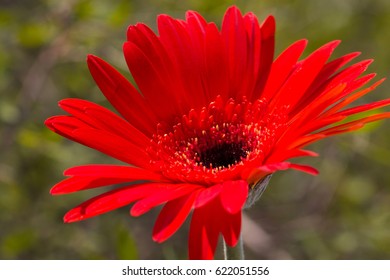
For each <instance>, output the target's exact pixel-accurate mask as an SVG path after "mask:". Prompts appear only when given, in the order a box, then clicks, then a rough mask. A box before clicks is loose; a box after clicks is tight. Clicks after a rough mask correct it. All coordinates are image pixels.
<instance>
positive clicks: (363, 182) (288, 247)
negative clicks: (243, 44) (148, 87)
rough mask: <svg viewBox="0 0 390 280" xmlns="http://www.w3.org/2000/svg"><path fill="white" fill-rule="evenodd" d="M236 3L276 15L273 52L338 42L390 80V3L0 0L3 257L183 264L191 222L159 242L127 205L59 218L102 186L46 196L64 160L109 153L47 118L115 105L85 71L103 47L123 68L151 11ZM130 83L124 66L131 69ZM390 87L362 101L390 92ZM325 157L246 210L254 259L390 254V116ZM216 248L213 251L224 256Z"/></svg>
mask: <svg viewBox="0 0 390 280" xmlns="http://www.w3.org/2000/svg"><path fill="white" fill-rule="evenodd" d="M232 4H236V5H237V6H238V7H239V8H240V9H241V10H242V11H243V12H248V11H253V12H255V13H256V15H257V16H258V17H259V18H260V19H261V21H262V19H264V18H265V16H266V15H268V14H273V15H274V16H275V17H276V20H277V39H276V43H277V54H279V53H280V52H281V51H282V50H283V49H284V48H285V47H287V46H288V45H289V44H291V43H293V42H294V41H296V40H298V39H301V38H307V39H309V42H310V43H309V46H308V49H307V52H306V54H307V53H308V52H309V51H313V50H314V49H316V48H318V47H319V46H321V45H322V44H324V43H326V42H328V41H330V40H333V39H341V40H342V41H343V43H342V44H341V45H340V47H339V48H338V49H337V50H336V52H335V55H334V56H333V57H336V56H340V55H343V54H345V53H349V52H353V51H362V52H363V54H362V55H361V57H360V58H361V59H365V58H375V63H374V64H373V65H371V66H370V68H369V70H370V71H372V72H377V73H378V75H379V77H385V76H389V74H390V73H389V69H390V51H389V50H390V47H389V46H390V1H388V0H343V1H340V0H327V1H323V0H311V1H304V0H274V1H270V0H262V1H256V0H246V1H244V0H243V1H223V0H215V1H210V0H200V1H197V0H191V1H180V0H176V1H174V0H159V1H146V0H132V1H131V0H119V1H116V0H111V1H108V0H79V1H77V0H64V1H57V0H35V1H31V0H0V135H1V139H0V259H185V258H186V254H187V245H186V244H187V236H188V235H187V234H188V223H187V224H185V225H184V226H183V227H182V228H181V229H180V230H179V232H177V233H176V234H175V235H174V236H173V237H172V238H171V239H169V240H168V241H167V242H165V243H163V244H155V243H154V242H153V241H152V239H151V231H152V225H153V222H154V219H155V217H156V214H157V210H156V211H151V212H150V213H148V214H145V215H144V216H142V217H140V218H132V217H130V216H129V214H128V210H129V207H124V208H122V209H119V210H117V211H114V212H110V213H108V214H105V215H102V216H99V217H95V218H93V219H90V220H87V221H83V222H80V223H74V224H64V223H63V222H62V216H63V214H64V213H65V212H66V211H67V210H69V209H70V208H72V207H73V206H75V205H77V204H79V203H80V202H82V201H84V200H85V199H87V198H89V197H92V196H93V195H96V194H97V193H99V191H85V192H81V193H76V194H72V195H66V196H55V197H52V196H51V195H50V194H49V190H50V188H51V186H52V185H53V184H55V183H56V182H58V181H59V180H61V179H63V176H62V172H63V170H64V169H66V168H68V167H71V166H74V165H79V164H88V163H111V162H114V160H112V159H110V158H108V157H106V156H104V155H102V154H100V153H99V152H96V151H93V150H91V149H89V148H86V147H83V146H81V145H79V144H76V143H72V142H70V141H68V140H66V139H63V138H61V137H59V136H57V135H55V134H54V133H52V132H50V131H49V130H48V129H46V128H45V127H44V125H43V122H44V120H45V119H46V118H47V117H49V116H52V115H55V114H60V109H59V108H58V107H57V102H58V101H59V100H60V99H63V98H66V97H78V98H83V99H88V100H91V101H94V102H97V103H99V104H101V105H104V106H107V107H110V105H109V104H108V103H107V101H106V100H105V99H104V98H103V95H102V94H101V93H100V92H99V90H98V88H97V87H96V86H95V84H94V82H93V80H92V78H91V77H90V75H89V72H88V69H87V67H86V63H85V58H86V55H87V54H88V53H93V54H96V55H98V56H100V57H102V58H104V59H105V60H107V61H109V62H110V63H111V64H112V65H114V66H115V67H117V69H120V70H121V71H124V72H126V71H127V70H126V66H125V62H124V59H123V56H122V52H121V47H122V43H123V41H124V39H125V32H126V28H127V26H128V25H130V24H135V23H136V22H139V21H142V22H145V23H147V24H148V25H150V26H152V27H153V28H154V30H156V29H155V19H156V15H157V14H161V13H167V14H170V15H172V16H174V17H180V18H183V17H184V12H185V11H186V10H188V9H192V10H196V11H199V12H201V13H202V14H203V15H204V16H205V17H206V19H207V20H209V21H215V22H217V23H218V24H220V23H221V19H222V15H223V13H224V11H225V10H226V8H227V7H228V6H230V5H232ZM127 77H129V78H130V75H129V74H127ZM389 85H390V84H389V82H385V83H384V84H383V85H382V86H381V87H380V88H378V89H377V90H376V91H375V92H374V93H372V94H370V95H368V96H366V97H365V99H364V101H365V102H369V101H373V100H379V99H384V98H388V97H390V86H389ZM311 148H312V149H313V150H314V151H316V152H319V153H320V154H321V156H320V157H319V158H309V159H302V160H300V162H302V163H305V164H311V165H314V166H315V167H317V168H318V169H319V171H320V175H319V176H316V177H312V176H310V175H306V174H303V173H300V172H296V171H286V172H280V173H277V174H275V175H274V176H273V179H272V180H271V183H270V186H269V188H268V189H267V191H266V192H265V194H264V195H263V197H262V198H261V200H260V201H259V202H258V203H257V205H256V206H255V207H253V208H252V209H250V210H249V211H246V213H245V216H244V228H243V234H244V240H245V247H246V254H247V258H249V259H389V258H390V172H389V169H390V121H389V120H386V121H382V122H380V123H377V124H373V125H369V126H367V127H365V128H364V129H363V130H361V131H359V132H357V133H351V134H346V135H341V136H337V137H334V138H330V139H327V140H325V141H323V142H320V143H318V144H315V145H313V146H312V147H311ZM220 257H221V255H220V253H218V254H217V258H220Z"/></svg>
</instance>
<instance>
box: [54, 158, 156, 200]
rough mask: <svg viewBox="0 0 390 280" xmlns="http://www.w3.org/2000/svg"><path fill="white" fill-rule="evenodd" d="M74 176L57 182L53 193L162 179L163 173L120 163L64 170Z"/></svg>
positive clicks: (65, 173) (68, 174)
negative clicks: (159, 173)
mask: <svg viewBox="0 0 390 280" xmlns="http://www.w3.org/2000/svg"><path fill="white" fill-rule="evenodd" d="M64 175H65V176H74V177H72V178H68V179H65V180H63V181H61V182H59V183H58V184H56V185H55V186H54V187H53V188H52V189H51V191H50V193H51V194H53V195H54V194H55V195H57V194H66V193H71V192H75V191H80V190H86V189H91V188H97V187H101V186H107V185H112V184H119V183H124V182H130V181H135V180H149V181H162V180H163V178H162V177H161V175H158V174H155V173H153V172H151V171H148V170H144V169H140V168H134V167H130V166H118V165H84V166H76V167H72V168H70V169H68V170H66V171H65V172H64Z"/></svg>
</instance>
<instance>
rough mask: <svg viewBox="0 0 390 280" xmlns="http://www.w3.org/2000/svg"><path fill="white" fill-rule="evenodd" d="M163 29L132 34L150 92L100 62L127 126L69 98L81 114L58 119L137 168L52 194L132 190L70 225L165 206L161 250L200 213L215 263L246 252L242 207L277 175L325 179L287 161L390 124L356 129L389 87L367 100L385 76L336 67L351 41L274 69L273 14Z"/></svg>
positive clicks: (190, 18)
mask: <svg viewBox="0 0 390 280" xmlns="http://www.w3.org/2000/svg"><path fill="white" fill-rule="evenodd" d="M158 31H159V35H156V34H155V33H154V32H153V31H152V30H151V29H149V28H148V27H147V26H146V25H144V24H142V23H138V24H136V25H134V26H130V27H129V29H128V32H127V42H125V44H124V46H123V50H124V56H125V59H126V62H127V64H128V66H129V69H130V71H131V73H132V76H133V78H134V80H135V82H136V84H137V86H138V88H139V90H138V89H136V88H135V87H134V86H133V85H132V84H131V83H130V82H129V81H128V80H127V79H126V78H124V77H123V76H122V75H121V74H119V72H118V71H116V70H115V69H114V68H113V67H112V66H110V65H109V64H108V63H107V62H105V61H103V60H102V59H100V58H98V57H96V56H92V55H89V56H88V60H87V61H88V66H89V70H90V72H91V74H92V76H93V78H94V79H95V81H96V83H97V85H98V86H99V88H100V89H101V91H102V92H103V94H104V95H105V96H106V98H107V99H108V100H109V101H110V102H111V103H112V105H113V106H114V107H115V109H116V110H117V111H118V112H119V113H120V115H121V117H120V116H118V115H116V114H115V113H112V112H111V111H109V110H107V109H105V108H103V107H101V106H99V105H97V104H94V103H91V102H88V101H85V100H79V99H65V100H62V101H61V102H60V103H59V104H60V107H61V108H62V109H63V110H65V111H66V112H68V113H69V114H70V115H67V116H55V117H52V118H49V119H48V120H47V121H46V125H47V126H48V127H49V128H50V129H51V130H53V131H54V132H56V133H58V134H60V135H62V136H64V137H67V138H69V139H71V140H73V141H76V142H79V143H81V144H83V145H86V146H89V147H91V148H93V149H96V150H98V151H100V152H103V153H105V154H107V155H109V156H111V157H113V158H115V159H118V160H120V161H122V162H124V163H125V165H85V166H77V167H73V168H70V169H68V170H66V171H65V173H64V174H65V175H66V176H69V178H67V179H65V180H64V181H62V182H60V183H58V184H57V185H55V186H54V187H53V189H52V190H51V193H52V194H65V193H71V192H75V191H80V190H85V189H91V188H97V187H102V186H108V185H113V184H118V183H129V185H128V186H124V187H117V188H115V189H113V190H111V191H108V192H105V193H103V194H101V195H99V196H97V197H94V198H92V199H90V200H88V201H86V202H84V203H82V204H80V205H79V206H77V207H76V208H73V209H72V210H70V211H69V212H68V213H67V214H66V215H65V217H64V220H65V222H75V221H80V220H84V219H87V218H90V217H93V216H96V215H99V214H103V213H105V212H107V211H111V210H113V209H116V208H119V207H122V206H126V205H128V204H130V203H133V202H135V204H134V205H133V206H132V208H131V211H130V213H131V215H133V216H139V215H142V214H144V213H145V212H147V211H149V210H150V209H151V208H153V207H156V206H158V205H161V204H164V206H163V208H162V210H161V212H160V214H159V216H158V218H157V221H156V223H155V226H154V229H153V240H155V241H157V242H163V241H165V240H166V239H167V238H169V237H170V236H171V235H172V234H174V233H175V232H176V230H177V229H178V228H179V227H180V226H181V225H182V223H183V222H184V221H185V219H186V218H187V216H188V215H189V214H190V212H191V211H192V210H193V214H192V220H191V226H190V233H189V257H190V258H191V259H211V258H213V256H214V252H215V249H216V246H217V242H218V238H219V235H220V234H222V236H223V238H224V240H225V242H226V243H227V244H228V245H229V246H235V245H236V243H237V240H238V237H239V235H240V229H241V212H242V209H243V207H244V205H245V203H246V202H247V204H251V203H252V202H253V200H255V198H256V197H257V196H259V194H260V193H261V192H262V191H263V190H264V188H265V186H266V184H267V182H268V180H269V178H270V176H269V175H270V174H272V173H274V172H276V171H278V170H285V169H289V168H293V169H298V170H300V171H304V172H308V173H311V174H317V171H316V170H315V169H314V168H312V167H309V166H303V165H298V164H294V163H290V162H289V161H287V160H289V159H290V158H294V157H300V156H315V155H316V154H315V153H314V152H311V151H308V150H304V149H303V148H304V147H305V146H307V145H309V144H310V143H313V142H315V141H317V140H320V139H323V138H325V137H328V136H332V135H335V134H339V133H344V132H348V131H353V130H356V129H359V128H361V127H362V126H364V124H366V123H368V122H372V121H376V120H379V119H383V118H388V117H390V113H380V114H373V115H370V116H365V117H361V118H356V117H355V118H354V120H353V121H347V120H345V119H346V118H347V117H349V116H352V115H355V114H357V113H360V112H364V111H368V110H371V109H375V108H379V107H382V106H386V105H388V104H389V103H390V99H386V100H382V101H378V102H373V103H370V104H366V105H360V106H356V107H352V108H351V107H350V106H349V108H348V109H346V107H347V106H348V105H349V104H351V103H352V102H353V101H355V100H357V99H358V98H360V97H362V96H364V95H365V94H367V93H368V92H370V91H371V90H373V89H374V88H375V87H377V86H378V85H379V84H380V83H381V82H382V81H383V79H382V80H380V81H378V82H376V83H374V84H373V85H371V86H369V87H366V88H364V89H361V90H359V91H357V90H358V89H359V88H361V87H362V86H363V85H365V84H366V83H368V82H369V81H370V80H371V79H372V78H373V77H374V76H375V74H368V75H365V76H362V77H361V74H362V73H363V72H364V71H365V70H366V69H367V67H368V65H369V64H370V63H371V62H372V60H364V61H361V62H358V63H355V64H353V65H352V66H349V67H346V68H344V69H343V70H339V69H340V68H341V67H343V66H344V65H345V64H346V63H348V62H350V61H351V60H352V59H353V58H355V57H356V56H358V55H359V53H356V52H355V53H351V54H347V55H345V56H342V57H340V58H337V59H335V60H332V61H330V62H328V59H329V57H330V56H331V54H332V52H333V50H334V49H335V48H336V47H337V45H338V44H339V41H333V42H330V43H328V44H326V45H324V46H322V47H320V48H319V49H317V50H316V51H314V52H313V53H312V54H310V55H309V56H308V57H306V58H304V59H302V60H299V57H300V56H301V54H302V52H303V50H304V49H305V46H306V43H307V41H306V40H300V41H297V42H296V43H294V44H292V45H291V46H289V47H288V48H287V49H286V50H285V51H284V52H283V53H282V54H280V55H279V57H278V58H277V59H275V60H274V59H273V56H274V33H275V21H274V18H273V17H272V16H269V17H268V18H267V19H266V20H265V21H264V22H263V23H262V24H259V23H258V20H257V18H256V16H255V15H254V14H252V13H248V14H246V15H244V16H243V15H241V13H240V11H239V10H238V9H237V8H236V7H232V8H229V9H228V10H227V12H226V14H225V16H224V19H223V23H222V28H221V30H219V29H218V28H217V26H216V25H215V24H214V23H212V22H210V23H209V22H206V21H205V20H204V19H203V18H202V17H201V16H200V15H199V14H197V13H196V12H192V11H191V12H188V13H187V14H186V20H177V19H173V18H171V17H169V16H167V15H160V16H159V17H158ZM342 121H343V122H342ZM340 122H342V123H340ZM133 181H134V182H136V181H138V182H136V183H132V182H133ZM139 181H141V182H139Z"/></svg>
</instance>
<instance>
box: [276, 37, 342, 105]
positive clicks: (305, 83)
mask: <svg viewBox="0 0 390 280" xmlns="http://www.w3.org/2000/svg"><path fill="white" fill-rule="evenodd" d="M339 43H340V41H334V42H330V43H328V44H326V45H324V46H322V47H321V48H319V49H317V50H316V51H315V52H313V53H312V54H311V55H310V56H308V57H307V58H306V59H305V60H303V61H302V62H301V63H299V64H297V67H296V68H295V70H294V72H293V73H292V74H291V75H290V77H289V78H288V80H287V81H286V82H285V84H284V85H283V86H282V88H281V89H280V91H279V93H278V97H279V98H278V100H276V101H275V102H276V103H274V106H282V105H289V106H290V108H291V109H293V108H294V106H295V105H296V104H297V103H298V102H299V100H300V99H301V98H302V96H303V95H304V94H305V92H306V90H307V89H308V88H309V86H310V85H311V83H312V82H313V81H314V79H315V78H316V76H317V75H318V73H319V72H320V71H321V69H322V67H323V66H324V64H325V62H326V61H327V60H328V58H329V57H330V55H331V54H332V52H333V51H334V49H335V48H336V46H337V45H338V44H339Z"/></svg>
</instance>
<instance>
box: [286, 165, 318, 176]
mask: <svg viewBox="0 0 390 280" xmlns="http://www.w3.org/2000/svg"><path fill="white" fill-rule="evenodd" d="M290 168H292V169H296V170H299V171H303V172H306V173H309V174H311V175H318V173H319V172H318V170H317V169H315V168H313V167H311V166H308V165H302V164H295V163H292V164H290Z"/></svg>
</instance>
